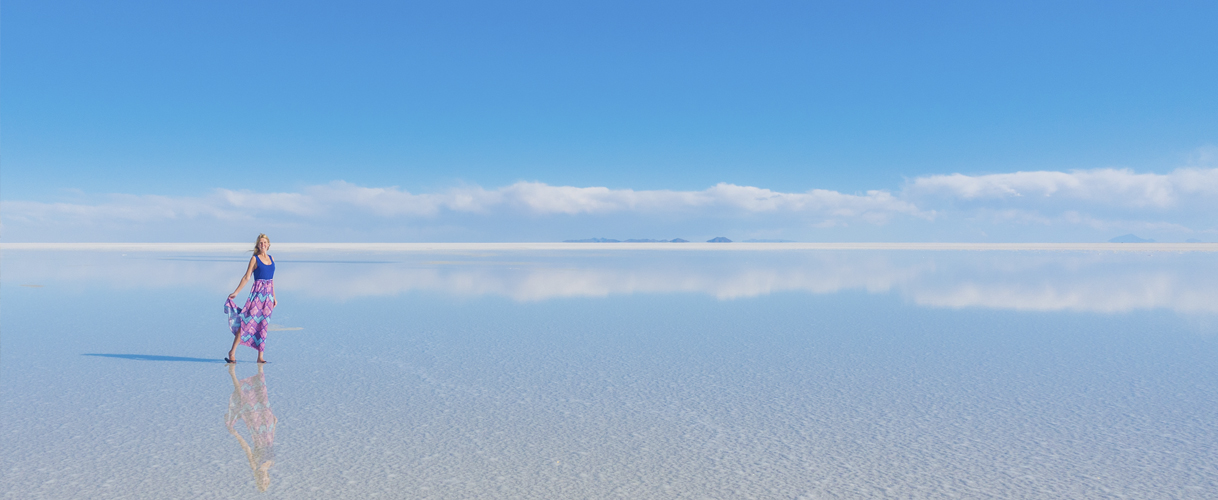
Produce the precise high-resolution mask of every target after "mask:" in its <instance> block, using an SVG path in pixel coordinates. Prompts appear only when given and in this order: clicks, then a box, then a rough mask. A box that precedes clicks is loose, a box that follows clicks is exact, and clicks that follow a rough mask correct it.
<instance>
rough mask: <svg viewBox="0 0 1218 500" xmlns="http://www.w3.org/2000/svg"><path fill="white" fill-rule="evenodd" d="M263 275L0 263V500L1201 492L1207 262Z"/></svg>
mask: <svg viewBox="0 0 1218 500" xmlns="http://www.w3.org/2000/svg"><path fill="white" fill-rule="evenodd" d="M275 255H276V257H277V261H278V270H277V272H278V275H277V276H276V280H275V281H276V288H277V293H278V296H279V299H280V307H279V308H278V309H277V310H276V312H275V315H274V317H273V319H272V321H273V323H275V324H276V326H277V327H278V330H277V331H275V332H272V334H271V337H270V339H269V341H268V346H269V347H268V349H267V353H266V356H267V358H268V359H269V360H270V361H271V363H270V364H268V365H266V366H265V367H263V368H262V369H261V370H260V369H259V367H258V366H257V365H256V364H254V363H252V362H251V361H253V359H254V357H255V353H254V352H253V351H252V350H250V349H248V348H245V347H241V348H239V350H238V358H239V359H240V360H241V361H242V362H241V363H238V365H237V366H236V367H235V369H234V370H233V374H232V375H230V370H229V367H227V366H226V365H225V364H224V363H223V362H222V361H221V360H220V358H222V357H223V355H224V354H225V352H226V350H227V348H228V344H229V342H231V337H230V336H229V335H228V334H227V333H226V330H225V324H224V319H223V315H222V313H221V306H222V304H223V301H224V296H225V295H226V294H227V293H228V292H230V291H231V289H232V287H233V286H235V284H236V281H237V278H239V275H240V273H241V272H242V271H243V270H244V262H245V260H246V259H248V256H245V257H243V256H242V255H241V254H239V253H238V254H225V253H216V252H210V253H207V252H199V253H191V252H174V253H155V252H135V253H126V254H123V253H120V252H90V253H83V252H33V251H8V250H6V251H5V252H4V253H3V256H2V258H3V260H2V261H0V262H2V265H3V272H2V273H0V302H2V304H3V305H2V308H3V309H2V310H0V328H2V331H3V336H2V337H0V401H3V407H2V410H0V416H2V419H0V436H2V437H0V440H2V441H0V447H2V449H3V450H4V454H3V464H2V465H3V471H4V476H3V477H4V480H3V485H4V486H3V491H4V493H5V498H85V497H96V498H120V497H121V498H184V497H192V498H243V497H247V496H248V497H257V498H264V497H272V498H366V497H373V496H375V497H386V498H858V497H895V498H943V497H953V496H954V497H966V498H978V497H988V496H993V497H1020V498H1065V497H1068V498H1121V497H1128V498H1213V497H1215V496H1218V453H1216V452H1215V450H1216V449H1218V446H1216V445H1218V419H1215V418H1214V415H1215V414H1218V411H1216V410H1218V370H1215V368H1216V364H1218V335H1216V334H1218V282H1216V280H1215V279H1214V277H1215V276H1218V262H1216V260H1215V259H1214V254H1212V253H1189V254H1175V253H1144V254H1143V253H1120V254H1113V253H1102V252H960V251H956V252H950V251H943V252H920V251H853V252H834V251H791V252H748V251H743V252H696V251H695V252H679V251H670V252H659V253H657V252H647V251H615V252H614V251H611V252H593V251H579V252H561V251H551V252H539V251H531V252H529V251H499V252H496V251H487V252H448V253H442V252H441V253H421V252H398V253H391V252H382V253H377V252H358V251H352V252H330V253H324V254H323V253H298V254H290V253H283V252H277V253H275ZM260 371H261V374H262V378H261V380H262V381H263V383H264V384H265V397H264V398H262V399H261V401H260V402H261V403H265V404H266V406H267V407H268V408H269V409H268V410H266V411H265V412H263V413H260V414H259V415H263V416H266V415H268V414H273V415H274V418H275V420H277V426H276V428H275V432H274V437H273V440H272V441H270V442H269V443H267V442H265V441H266V439H265V437H266V436H265V433H263V434H262V438H263V441H264V442H263V443H262V444H261V445H257V439H256V438H255V436H254V435H252V434H251V433H250V432H249V430H248V429H247V425H246V423H245V422H244V421H241V420H240V419H238V420H236V421H235V422H234V425H233V432H235V433H236V435H237V436H241V438H240V439H238V438H237V437H236V436H234V434H233V433H230V430H229V427H228V426H227V425H226V413H227V412H229V408H230V399H231V397H232V396H233V394H234V381H237V382H238V383H239V384H242V383H243V384H244V385H245V386H246V389H248V388H249V387H250V385H251V384H252V383H253V382H254V381H256V380H257V378H258V374H259V372H260ZM245 392H246V393H251V392H256V391H249V390H246V391H245ZM238 394H239V395H240V394H241V391H240V390H238ZM254 396H256V395H251V397H254ZM255 399H258V397H255ZM243 442H244V443H246V444H247V445H248V446H250V449H251V451H250V453H248V454H247V452H246V450H245V448H244V447H243V446H242V443H243ZM251 462H254V463H255V465H254V466H253V467H252V466H251ZM257 467H265V470H266V471H267V473H266V474H264V475H261V476H262V477H264V478H269V481H267V482H266V483H264V484H265V485H266V487H267V488H266V492H260V491H259V488H258V486H259V485H258V481H257V480H256V477H259V476H260V474H257V473H255V472H254V470H255V468H257Z"/></svg>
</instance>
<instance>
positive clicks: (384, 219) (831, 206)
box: [0, 168, 1218, 241]
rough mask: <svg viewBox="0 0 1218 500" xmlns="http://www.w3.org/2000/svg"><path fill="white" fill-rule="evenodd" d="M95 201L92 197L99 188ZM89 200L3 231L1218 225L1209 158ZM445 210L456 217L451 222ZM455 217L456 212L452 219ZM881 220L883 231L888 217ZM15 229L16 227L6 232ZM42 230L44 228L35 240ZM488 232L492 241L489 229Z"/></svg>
mask: <svg viewBox="0 0 1218 500" xmlns="http://www.w3.org/2000/svg"><path fill="white" fill-rule="evenodd" d="M99 198H100V199H99ZM95 199H96V200H97V201H91V202H75V203H64V202H39V201H27V200H5V201H3V202H2V203H0V212H2V214H0V218H2V220H3V225H4V226H3V227H4V232H5V233H6V234H5V236H6V239H10V238H11V237H13V236H16V239H10V241H17V240H25V241H32V240H30V239H29V237H31V236H34V234H33V233H36V232H37V231H31V230H30V229H31V228H39V229H41V230H43V231H44V232H45V231H47V230H52V231H53V230H55V229H57V228H58V229H60V230H64V231H68V230H70V229H71V228H73V227H82V226H116V225H117V226H124V227H126V228H128V229H135V228H141V227H143V228H146V229H148V230H150V231H155V228H156V227H157V226H158V225H162V224H165V223H171V224H196V225H202V226H206V225H208V224H234V223H236V224H241V225H245V224H249V223H259V222H263V223H267V222H271V221H275V223H277V224H283V223H292V224H297V225H300V226H301V227H309V226H311V227H318V228H320V227H325V226H327V225H332V224H341V223H342V221H344V220H345V221H350V220H352V218H357V219H360V220H366V221H369V222H368V223H369V224H376V223H378V222H379V223H382V224H384V223H409V224H413V225H416V226H417V225H428V224H441V225H443V224H460V223H462V222H463V221H464V222H468V221H470V220H471V219H472V220H477V219H479V218H483V219H492V218H493V219H495V220H497V221H500V222H503V221H505V220H507V221H511V220H518V221H520V223H521V224H529V223H530V222H526V221H535V220H536V219H537V218H539V217H540V218H554V217H558V218H568V219H571V218H574V219H579V220H582V221H585V222H586V223H587V224H588V225H589V226H592V227H588V230H589V231H591V232H596V231H597V228H596V227H594V226H596V225H597V224H598V223H600V222H604V221H606V220H610V219H614V218H620V217H627V218H631V217H632V218H635V219H639V218H642V219H654V218H661V219H664V220H666V221H668V222H670V223H671V224H673V225H679V223H681V221H690V220H703V221H705V220H720V221H725V220H745V219H747V220H748V221H750V223H752V224H754V225H755V226H756V227H762V228H765V227H768V230H769V231H771V234H772V233H773V232H775V231H778V232H781V231H783V230H786V231H788V232H789V231H808V230H814V229H815V228H822V229H823V228H832V227H845V226H850V225H854V226H856V227H858V226H869V227H873V228H877V229H879V228H885V227H887V226H890V223H892V222H894V221H900V222H906V223H917V224H931V225H937V226H952V225H969V224H973V225H975V224H979V223H984V224H988V225H997V226H1004V225H1007V226H1011V225H1014V226H1019V225H1032V226H1043V227H1059V228H1070V227H1089V228H1092V229H1118V228H1134V229H1138V228H1140V229H1142V230H1150V231H1168V232H1176V233H1180V234H1189V233H1214V232H1216V229H1218V227H1216V226H1215V222H1216V221H1218V168H1180V169H1177V170H1174V171H1172V172H1169V173H1167V174H1153V173H1135V172H1133V171H1131V170H1120V169H1095V170H1080V171H1071V172H1059V171H1032V172H1014V173H1003V174H986V175H964V174H950V175H931V176H924V177H918V178H915V179H913V180H911V181H909V182H907V183H906V185H905V186H904V187H903V188H902V189H901V190H900V191H897V192H896V193H892V192H889V191H886V190H869V191H866V192H865V193H861V194H849V193H842V192H838V191H833V190H825V189H812V190H809V191H805V192H796V193H787V192H780V191H774V190H771V189H765V188H760V187H754V186H739V185H735V184H729V183H719V184H717V185H715V186H711V187H709V188H707V189H704V190H701V191H674V190H640V191H636V190H633V189H610V188H606V187H575V186H551V185H548V184H545V183H541V182H523V181H522V182H517V183H514V184H511V185H508V186H503V187H499V188H496V189H485V188H483V187H480V186H464V187H456V188H451V189H448V190H445V191H442V192H437V193H421V194H414V193H410V192H408V191H405V190H402V189H399V188H397V187H365V186H359V185H356V184H352V183H348V182H345V181H334V182H331V183H329V184H324V185H315V186H308V187H306V188H304V189H302V190H300V192H281V193H258V192H254V191H248V190H230V189H223V188H219V189H215V190H214V191H212V192H211V193H210V194H208V195H205V196H199V197H171V196H162V195H130V194H112V195H104V196H101V197H96V198H95ZM450 219H453V220H450ZM457 219H459V220H457ZM889 229H891V228H889ZM14 231H16V232H17V234H16V235H14V234H13V233H14ZM44 238H45V237H44ZM489 239H495V236H490V237H489Z"/></svg>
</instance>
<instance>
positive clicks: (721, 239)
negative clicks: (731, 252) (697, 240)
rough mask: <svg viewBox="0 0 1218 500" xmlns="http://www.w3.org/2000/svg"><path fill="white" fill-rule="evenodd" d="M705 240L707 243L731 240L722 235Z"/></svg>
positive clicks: (728, 241)
mask: <svg viewBox="0 0 1218 500" xmlns="http://www.w3.org/2000/svg"><path fill="white" fill-rule="evenodd" d="M706 242H707V243H731V242H732V240H729V239H727V238H724V237H722V236H716V237H714V238H711V239H709V240H706Z"/></svg>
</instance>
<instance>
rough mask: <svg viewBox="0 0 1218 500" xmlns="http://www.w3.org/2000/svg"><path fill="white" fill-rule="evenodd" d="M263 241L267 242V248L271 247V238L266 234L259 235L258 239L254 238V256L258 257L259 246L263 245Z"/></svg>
mask: <svg viewBox="0 0 1218 500" xmlns="http://www.w3.org/2000/svg"><path fill="white" fill-rule="evenodd" d="M262 240H266V246H267V248H270V247H271V238H270V237H268V236H267V235H266V233H258V237H257V238H254V255H258V244H259V243H261V242H262Z"/></svg>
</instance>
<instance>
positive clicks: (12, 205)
mask: <svg viewBox="0 0 1218 500" xmlns="http://www.w3.org/2000/svg"><path fill="white" fill-rule="evenodd" d="M4 208H5V212H6V213H5V217H6V218H9V219H12V220H22V221H48V220H54V219H61V220H62V219H75V220H77V221H88V220H99V219H106V220H115V219H117V220H130V221H150V220H158V219H161V220H164V219H181V218H191V217H215V218H221V219H228V218H235V217H241V216H257V215H260V214H267V215H279V214H290V215H296V216H302V217H321V216H324V215H325V214H331V213H335V212H336V211H339V212H344V213H346V212H349V211H355V212H362V213H364V214H368V215H375V216H379V217H431V216H436V215H438V214H441V213H442V212H445V211H447V212H458V213H473V214H485V213H491V212H495V211H502V210H516V211H523V212H526V213H529V214H534V215H602V214H614V213H635V214H643V215H646V214H660V213H673V212H686V213H695V214H696V213H697V211H698V210H701V209H711V208H715V209H726V210H727V211H728V212H735V213H737V214H747V213H772V212H784V213H797V214H798V213H802V214H812V215H820V216H832V217H860V218H863V219H865V220H869V221H872V222H876V223H882V222H884V221H886V220H887V219H888V218H889V217H891V216H893V215H896V214H907V215H914V216H920V217H928V216H929V214H927V213H924V212H922V211H920V210H918V209H917V207H915V206H914V205H913V204H912V203H909V202H905V201H902V200H899V199H897V198H895V197H894V196H892V195H891V194H890V193H887V192H884V191H868V192H867V193H866V194H863V195H851V194H843V193H839V192H836V191H828V190H823V189H815V190H812V191H808V192H806V193H782V192H777V191H772V190H769V189H762V188H756V187H750V186H737V185H733V184H723V183H721V184H718V185H716V186H713V187H711V188H709V189H706V190H703V191H669V190H655V191H635V190H632V189H609V188H604V187H573V186H550V185H548V184H544V183H540V182H517V183H515V184H512V185H510V186H505V187H501V188H498V189H494V190H487V189H484V188H481V187H476V186H475V187H463V188H455V189H451V190H448V191H446V192H442V193H434V194H412V193H410V192H407V191H403V190H401V189H398V188H397V187H387V188H369V187H363V186H357V185H355V184H351V183H347V182H343V181H336V182H332V183H330V184H325V185H320V186H310V187H307V188H305V189H304V190H303V192H301V193H257V192H253V191H246V190H242V191H232V190H228V189H217V190H216V191H215V192H214V193H213V194H212V195H210V196H205V197H179V198H171V197H165V196H131V195H114V196H111V197H110V199H109V200H107V201H104V202H101V203H95V204H68V203H39V202H30V201H12V202H5V204H4Z"/></svg>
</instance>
